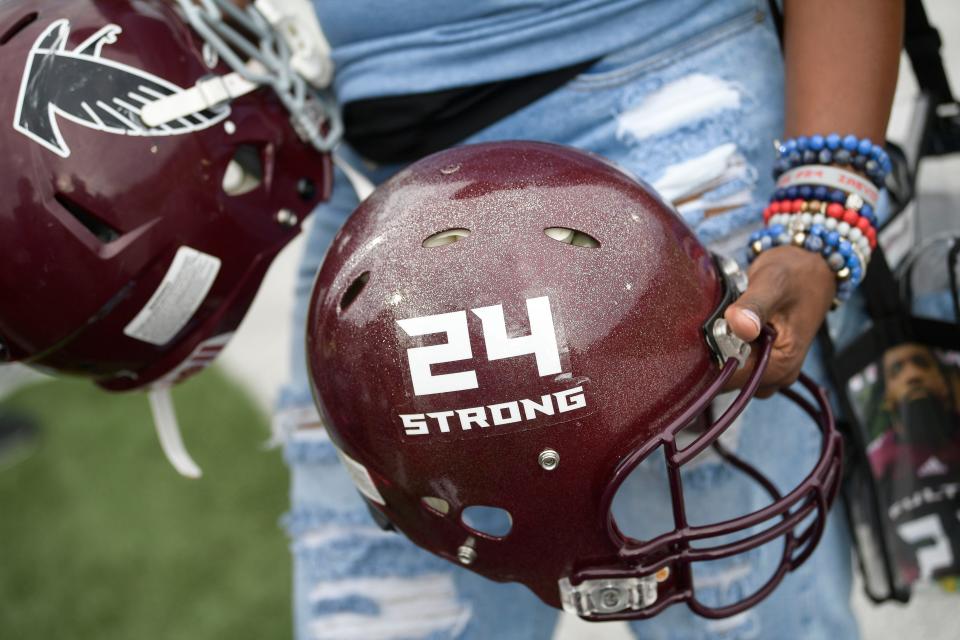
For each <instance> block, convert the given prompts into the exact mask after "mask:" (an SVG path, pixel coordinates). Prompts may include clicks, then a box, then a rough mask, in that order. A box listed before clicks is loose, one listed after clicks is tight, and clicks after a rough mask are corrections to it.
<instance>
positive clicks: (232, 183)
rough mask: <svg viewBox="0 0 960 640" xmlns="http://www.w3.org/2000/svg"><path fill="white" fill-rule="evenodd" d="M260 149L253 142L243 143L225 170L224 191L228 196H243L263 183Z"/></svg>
mask: <svg viewBox="0 0 960 640" xmlns="http://www.w3.org/2000/svg"><path fill="white" fill-rule="evenodd" d="M260 155H261V154H260V149H258V148H257V147H255V146H254V145H252V144H241V145H240V146H238V147H237V150H236V151H235V152H234V154H233V157H232V158H231V159H230V162H229V164H227V169H226V170H225V171H224V172H223V182H222V186H223V192H224V193H226V194H227V195H228V196H242V195H243V194H245V193H250V192H251V191H253V190H254V189H256V188H257V187H259V186H260V185H261V184H263V161H262V160H261V157H260Z"/></svg>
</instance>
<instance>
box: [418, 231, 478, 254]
mask: <svg viewBox="0 0 960 640" xmlns="http://www.w3.org/2000/svg"><path fill="white" fill-rule="evenodd" d="M469 235H470V229H447V230H446V231H440V232H438V233H435V234H433V235H432V236H427V237H426V238H424V239H423V243H422V244H423V246H424V248H426V249H433V248H435V247H445V246H446V245H448V244H453V243H454V242H459V241H460V240H463V239H464V238H466V237H467V236H469Z"/></svg>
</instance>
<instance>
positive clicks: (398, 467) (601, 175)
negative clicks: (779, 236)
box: [307, 142, 839, 620]
mask: <svg viewBox="0 0 960 640" xmlns="http://www.w3.org/2000/svg"><path fill="white" fill-rule="evenodd" d="M742 286H743V283H742V282H738V281H737V274H736V270H735V269H734V268H732V267H731V266H730V264H729V263H728V262H723V261H718V260H716V259H715V258H714V257H713V256H712V255H711V254H710V253H709V252H708V251H707V250H706V249H705V248H704V247H703V246H702V245H701V244H700V243H699V241H697V239H696V237H695V236H694V235H693V233H692V232H691V231H690V229H689V228H687V227H686V225H684V223H683V222H682V221H681V220H680V219H679V218H678V217H677V215H676V214H675V213H674V212H673V211H672V209H671V208H670V207H669V206H667V205H665V204H664V203H663V202H662V201H660V200H659V199H658V198H657V197H656V196H655V195H653V193H652V192H651V190H650V189H649V188H648V187H645V186H644V185H642V184H639V183H638V182H637V181H636V180H635V179H633V178H632V177H630V176H628V175H626V174H624V173H623V172H621V171H620V170H619V169H617V168H616V167H614V166H612V165H610V164H609V163H607V162H605V161H603V160H601V159H599V158H597V157H596V156H592V155H589V154H586V153H583V152H579V151H575V150H572V149H567V148H563V147H559V146H556V145H549V144H542V143H527V142H514V143H495V144H485V145H476V146H471V147H462V148H457V149H452V150H449V151H445V152H442V153H439V154H435V155H434V156H430V157H428V158H426V159H424V160H422V161H420V162H418V163H415V164H414V165H411V166H410V167H409V168H407V169H406V170H404V171H402V172H401V173H399V174H398V175H397V176H395V177H394V178H393V179H391V180H390V181H388V182H387V183H385V184H384V185H382V186H381V187H380V188H378V189H377V190H376V191H375V192H374V193H373V195H372V196H371V197H370V198H368V199H367V200H366V201H365V202H364V203H363V204H361V206H360V207H359V208H358V210H357V211H356V212H355V213H354V215H353V216H352V217H351V219H350V220H349V221H348V222H347V224H346V226H345V227H344V229H343V230H341V232H340V234H339V235H338V236H337V238H336V239H335V241H334V243H333V245H332V247H331V249H330V250H329V252H328V254H327V258H326V261H325V262H324V265H323V267H322V268H321V271H320V273H319V274H318V277H317V281H316V284H315V287H314V291H313V297H312V300H311V306H310V316H309V318H308V337H307V350H308V356H307V357H308V363H309V366H310V371H311V378H312V383H313V386H314V392H315V397H316V399H317V401H318V405H319V409H320V412H321V416H322V417H323V420H324V422H325V424H326V426H327V429H328V431H329V433H330V436H331V438H332V440H333V441H334V443H335V444H336V445H337V446H338V449H339V450H340V453H341V457H342V458H343V460H344V462H345V463H346V465H347V466H348V468H349V469H350V471H351V475H352V476H353V477H354V479H355V480H356V481H357V486H358V489H359V490H360V491H361V493H362V494H363V495H364V497H365V498H366V499H367V501H368V504H370V506H371V509H372V510H373V511H375V513H376V514H377V518H378V520H381V521H385V522H389V523H390V524H392V525H393V526H394V527H395V528H396V529H398V530H399V531H401V532H403V533H404V534H405V535H407V536H408V537H409V538H410V539H411V540H412V541H413V542H415V543H416V544H418V545H420V546H421V547H424V548H425V549H427V550H429V551H431V552H433V553H436V554H438V555H440V556H441V557H444V558H447V559H448V560H450V561H451V562H455V563H457V564H460V565H462V566H466V567H468V568H469V569H471V570H473V571H476V572H477V573H480V574H482V575H484V576H487V577H489V578H491V579H493V580H497V581H517V582H521V583H523V584H525V585H526V586H528V587H529V588H530V589H531V590H533V591H534V592H535V593H536V594H537V595H538V596H539V597H540V598H541V599H542V600H544V601H545V602H547V603H548V604H550V605H552V606H555V607H558V608H559V607H563V608H566V609H568V610H570V611H573V612H575V613H577V614H578V615H580V616H582V617H584V618H587V619H591V620H608V619H618V618H643V617H649V616H651V615H654V614H656V613H657V612H659V611H660V610H662V609H663V608H664V607H666V606H668V605H670V604H672V603H675V602H687V603H688V604H689V606H690V607H691V608H693V609H694V610H695V611H697V612H698V613H700V614H702V615H708V616H711V615H712V616H725V615H732V614H734V613H736V612H738V611H742V610H743V609H744V608H746V607H747V606H751V605H752V604H754V603H755V602H756V601H758V600H759V599H760V598H762V597H763V596H765V595H766V594H767V593H769V591H770V590H771V589H772V588H773V586H775V584H776V583H777V582H779V579H780V578H782V576H783V574H784V573H786V571H788V570H790V569H792V568H793V567H794V566H796V565H798V564H799V563H800V562H802V561H803V559H805V557H806V556H807V555H808V553H809V551H811V550H812V548H813V547H814V546H815V544H816V542H817V540H818V538H819V535H820V532H821V531H822V526H823V521H824V519H825V517H826V507H827V505H828V504H829V502H830V501H831V500H832V497H833V495H834V493H835V490H836V485H837V483H838V481H839V441H838V436H837V435H836V432H835V431H834V430H833V424H832V418H831V417H830V414H829V410H828V408H827V406H826V404H825V400H824V398H823V396H822V393H821V392H819V391H818V390H816V388H815V387H813V386H812V385H811V390H812V391H813V392H814V393H815V395H814V398H815V401H814V402H811V401H810V400H809V399H807V398H805V397H801V396H799V395H797V394H793V395H794V396H796V401H798V402H799V403H800V404H801V408H803V409H804V410H805V411H807V412H808V413H810V415H811V416H812V417H813V418H814V422H815V424H816V425H817V426H818V427H819V428H821V430H822V431H823V433H824V445H823V449H822V451H821V457H820V461H819V463H818V464H817V466H816V468H815V469H814V470H813V471H812V472H811V473H810V475H809V476H808V477H807V478H806V479H805V480H804V481H803V482H802V483H801V485H800V486H799V487H798V488H797V489H796V490H794V491H792V492H790V493H789V494H787V495H786V496H783V497H780V496H777V497H776V499H775V500H774V503H773V505H771V507H768V508H767V509H764V510H762V511H761V512H758V513H757V514H750V515H748V516H745V517H741V518H736V519H733V520H730V521H728V522H725V523H720V524H717V525H712V526H708V527H692V526H690V525H689V524H688V523H687V521H686V516H685V514H684V511H683V506H682V504H683V494H682V480H681V478H680V474H679V470H680V467H682V466H683V465H684V464H687V463H688V462H689V461H690V460H691V459H693V458H694V457H695V456H696V455H697V454H698V453H700V452H701V451H703V450H704V449H705V448H706V447H708V446H710V445H711V444H713V443H714V442H715V441H716V439H717V438H718V437H719V436H720V434H721V433H722V432H723V431H724V430H725V429H726V428H727V427H729V425H730V424H731V423H732V421H733V419H734V418H735V417H736V416H737V415H738V414H739V413H740V411H742V409H743V408H744V406H745V405H746V404H747V402H748V401H749V399H750V398H751V397H752V395H753V393H754V391H755V390H756V387H757V385H758V384H759V379H760V375H761V373H762V371H763V368H764V367H765V364H766V361H767V359H768V357H769V349H770V344H771V343H772V335H771V334H770V333H769V332H765V333H764V335H763V338H762V340H761V341H760V343H759V347H760V353H759V356H758V358H757V361H758V365H757V367H756V368H755V370H754V371H753V373H752V375H751V377H750V380H749V381H748V383H747V385H746V386H745V387H744V389H743V390H742V391H741V392H740V394H739V396H738V398H737V400H735V401H734V402H733V404H732V405H731V406H730V408H729V409H728V410H727V411H725V412H724V414H723V415H721V416H720V417H719V418H718V419H717V420H715V421H713V420H708V421H707V423H706V426H705V428H704V430H703V432H702V433H700V435H698V436H697V437H696V438H694V440H693V443H692V444H690V445H688V446H686V447H685V448H682V449H681V448H680V447H679V445H677V441H676V438H677V435H678V434H679V433H680V432H681V431H682V430H683V429H684V428H685V427H688V426H689V425H690V424H691V423H694V422H698V421H699V422H700V423H702V422H703V420H704V416H705V415H706V414H707V413H708V410H709V407H710V403H711V401H712V400H713V398H714V397H715V396H716V395H717V394H718V393H719V392H720V389H721V387H722V386H723V383H724V382H725V381H726V380H727V378H729V376H730V375H732V373H733V372H734V370H735V369H736V368H737V367H738V366H739V365H740V361H741V360H743V359H744V358H745V357H746V355H747V351H748V348H747V347H746V345H742V344H741V343H739V342H738V341H737V340H736V339H735V338H734V337H733V336H732V335H731V334H730V332H729V330H728V329H726V326H725V323H723V321H722V313H723V310H724V309H725V308H726V305H727V304H729V302H731V301H732V299H733V298H734V297H735V296H736V295H738V289H739V288H740V287H742ZM791 393H792V392H791ZM656 450H663V451H664V452H665V453H666V459H667V463H668V477H669V478H670V490H671V500H672V502H673V504H674V513H673V515H674V526H673V527H672V528H671V530H670V531H669V532H668V533H666V534H663V535H662V536H657V537H655V538H653V539H651V540H649V541H645V542H641V541H638V540H634V539H632V538H629V537H628V536H626V535H624V534H623V533H622V532H621V531H620V530H619V529H618V527H617V525H616V523H615V520H614V518H613V514H612V510H611V507H612V502H613V498H614V496H615V494H616V492H617V489H618V488H619V487H620V485H621V483H622V482H623V480H624V479H625V478H626V477H627V475H629V473H630V472H631V471H632V470H633V469H634V468H635V467H636V466H637V465H638V464H640V463H641V462H642V461H643V460H644V458H645V457H646V456H648V455H650V454H651V453H652V452H654V451H656ZM737 464H742V467H740V468H742V469H743V470H744V472H745V473H747V474H748V476H750V477H751V478H752V479H753V480H756V481H757V482H760V483H761V484H763V483H764V482H765V481H766V480H765V478H763V476H762V474H759V472H757V471H756V470H755V469H753V468H752V467H750V466H749V465H747V464H746V463H742V461H739V460H737V463H735V466H736V465H737ZM768 485H769V487H770V488H772V485H771V484H769V482H767V485H764V486H768ZM482 509H486V510H488V511H489V512H492V513H499V514H500V518H499V524H498V525H497V526H491V527H487V526H483V524H484V519H483V518H473V517H472V516H471V513H472V512H475V511H477V510H482ZM811 514H812V516H811ZM804 518H807V519H808V521H812V524H808V526H807V528H806V529H804V530H803V531H799V532H798V531H795V529H797V527H798V526H799V524H800V522H801V520H803V519H804ZM488 520H489V518H488ZM478 522H479V524H478ZM504 522H505V524H504ZM768 522H769V524H770V527H768V528H767V529H766V530H764V531H763V532H761V533H760V534H757V535H755V536H748V537H747V538H741V539H740V541H739V542H736V543H731V544H727V545H722V546H719V545H718V546H716V547H713V548H705V549H701V548H699V547H698V546H697V545H695V544H693V543H694V542H695V541H698V540H704V539H709V538H714V537H717V536H723V535H727V534H730V533H733V532H744V531H745V530H748V529H750V528H751V527H754V526H755V525H759V524H761V523H768ZM487 524H490V522H489V521H488V522H487ZM777 537H781V538H783V539H784V540H785V543H786V546H785V552H784V558H783V562H782V563H781V564H782V566H781V568H780V569H778V571H777V572H776V574H775V576H774V578H773V579H772V580H771V584H770V585H769V586H768V587H764V588H763V589H762V590H761V592H760V593H759V594H755V595H754V596H751V597H749V598H748V599H747V600H745V601H744V602H743V603H739V604H735V605H733V606H730V607H724V608H718V609H711V608H709V607H706V606H704V605H702V604H700V603H699V601H698V600H697V599H696V596H695V592H694V587H693V583H692V574H691V569H690V565H691V563H692V562H693V561H695V560H707V559H711V558H714V557H724V556H725V555H731V554H736V553H741V552H743V551H744V550H746V549H750V548H753V547H755V546H759V545H760V544H763V543H764V542H767V541H769V540H771V539H774V538H777Z"/></svg>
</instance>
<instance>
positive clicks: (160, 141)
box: [0, 0, 331, 471]
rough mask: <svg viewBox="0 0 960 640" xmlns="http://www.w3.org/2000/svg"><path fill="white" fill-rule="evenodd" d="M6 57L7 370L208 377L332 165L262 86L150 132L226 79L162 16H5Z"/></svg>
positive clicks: (143, 384) (88, 7) (159, 379)
mask: <svg viewBox="0 0 960 640" xmlns="http://www.w3.org/2000/svg"><path fill="white" fill-rule="evenodd" d="M0 51H2V57H0V81H2V83H3V86H5V87H8V88H9V89H10V90H9V91H6V92H4V93H3V95H2V96H0V148H2V149H3V156H4V157H3V163H4V170H3V171H0V192H2V193H3V194H4V202H3V205H0V350H2V354H3V358H4V359H7V360H20V361H23V362H25V363H28V364H30V365H34V366H36V367H41V368H45V369H48V370H53V371H57V372H66V373H72V374H79V375H82V376H87V377H89V378H92V379H93V380H94V381H95V382H96V383H97V384H98V385H100V386H101V387H104V388H106V389H111V390H127V389H161V390H162V389H165V388H166V387H168V386H169V385H170V384H172V383H174V382H177V381H179V380H181V379H183V378H184V377H186V376H187V375H189V374H191V373H193V372H195V371H197V370H199V369H202V368H203V367H204V366H206V365H207V364H208V363H209V362H210V361H211V360H212V359H213V358H214V356H215V355H216V354H217V353H218V352H219V350H220V349H221V348H222V347H223V346H224V344H225V343H226V340H227V338H228V337H229V336H230V334H231V333H232V332H233V331H234V329H235V328H236V327H237V325H238V324H239V322H240V320H241V319H242V318H243V316H244V314H245V313H246V310H247V308H248V306H249V305H250V303H251V301H252V299H253V296H254V294H255V293H256V291H257V288H258V286H259V284H260V281H261V279H262V278H263V276H264V274H265V272H266V269H267V267H268V266H269V265H270V262H271V260H272V259H273V258H274V256H275V255H276V254H277V252H278V251H279V250H280V249H281V248H282V247H283V246H284V245H286V244H287V243H288V242H289V241H290V240H291V239H292V238H293V237H294V236H296V234H297V233H298V231H299V227H300V221H301V220H302V219H303V218H304V217H305V216H306V215H307V214H308V213H309V212H310V211H311V209H312V208H313V207H314V206H315V205H316V204H317V203H318V202H319V201H321V200H322V199H324V198H326V197H327V195H328V193H329V190H330V181H331V172H330V161H329V158H328V157H327V156H325V155H323V154H320V153H318V152H317V151H316V150H315V148H314V146H313V145H311V144H310V142H309V141H306V142H305V141H303V140H302V139H301V138H300V136H298V135H297V133H296V132H295V131H294V128H293V127H292V126H291V124H290V114H289V113H288V112H287V110H286V109H285V108H284V106H283V104H282V103H281V101H280V100H279V99H278V97H277V95H276V94H275V92H272V91H270V90H269V89H261V90H253V91H249V92H247V93H246V94H245V95H242V96H241V97H238V98H236V99H234V100H232V101H223V102H221V103H218V104H215V105H212V106H202V107H201V108H199V109H196V110H195V111H193V112H190V113H187V114H184V115H183V116H182V117H178V118H177V119H175V120H174V121H171V122H168V123H166V124H161V125H159V126H156V127H151V126H148V125H146V124H145V123H144V121H143V120H142V119H141V117H140V116H141V113H142V111H143V109H144V108H146V107H147V106H149V105H151V104H153V103H154V102H155V101H158V100H163V99H169V98H170V97H171V96H176V95H178V94H179V93H180V92H181V91H183V90H185V89H184V88H186V87H192V86H193V85H194V84H195V83H196V82H197V81H198V79H200V78H206V77H211V76H216V75H217V74H225V73H228V72H229V67H227V66H226V65H225V64H223V63H222V62H220V61H218V58H217V56H216V55H215V54H214V53H213V52H212V49H210V48H209V47H207V46H205V41H204V40H203V39H202V38H200V37H199V36H198V35H197V33H196V32H194V31H193V30H192V29H191V28H190V26H189V25H188V23H187V22H186V21H185V20H184V19H183V18H182V17H181V15H180V14H179V13H178V11H177V10H176V9H175V8H174V5H173V3H170V2H163V1H159V0H158V1H142V2H133V3H129V2H95V1H93V0H69V1H67V0H47V1H44V2H30V3H25V2H6V3H3V4H2V5H0ZM153 406H154V410H155V416H157V417H158V419H159V420H160V421H161V422H163V424H168V425H169V424H171V420H172V413H171V408H170V406H169V405H168V399H167V400H165V396H164V395H163V394H162V393H158V394H156V395H155V396H154V397H153ZM173 425H174V431H173V432H172V433H170V432H167V433H166V435H164V432H162V433H161V440H162V441H164V444H165V447H167V445H170V447H173V448H176V447H177V446H179V435H178V434H177V433H176V431H175V423H173ZM159 426H163V425H159ZM167 450H168V453H170V448H169V447H167ZM181 462H182V463H183V465H182V468H183V469H187V470H188V471H189V469H190V465H191V464H192V462H191V461H189V459H188V458H187V459H183V460H181Z"/></svg>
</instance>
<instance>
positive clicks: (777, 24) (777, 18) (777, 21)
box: [767, 0, 783, 54]
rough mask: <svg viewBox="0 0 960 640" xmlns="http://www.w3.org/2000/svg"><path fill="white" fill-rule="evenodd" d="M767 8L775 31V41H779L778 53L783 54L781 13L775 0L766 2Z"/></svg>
mask: <svg viewBox="0 0 960 640" xmlns="http://www.w3.org/2000/svg"><path fill="white" fill-rule="evenodd" d="M767 6H768V7H769V8H770V17H771V18H772V19H773V26H774V28H775V29H776V30H777V40H779V41H780V53H781V54H782V53H783V11H781V10H780V5H779V4H778V3H777V0H767Z"/></svg>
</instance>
